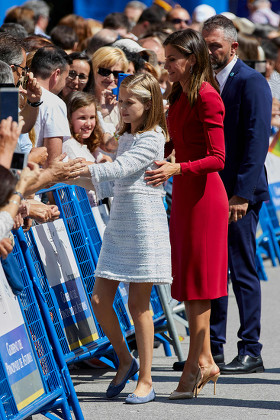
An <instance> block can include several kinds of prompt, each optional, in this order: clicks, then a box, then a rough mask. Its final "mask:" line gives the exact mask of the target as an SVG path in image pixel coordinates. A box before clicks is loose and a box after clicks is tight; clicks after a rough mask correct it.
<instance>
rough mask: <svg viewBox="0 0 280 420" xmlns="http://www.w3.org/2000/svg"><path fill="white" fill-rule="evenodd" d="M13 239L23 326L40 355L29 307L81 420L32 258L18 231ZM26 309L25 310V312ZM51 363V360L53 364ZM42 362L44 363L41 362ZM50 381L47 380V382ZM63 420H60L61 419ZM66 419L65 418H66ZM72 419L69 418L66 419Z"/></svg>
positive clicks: (70, 400)
mask: <svg viewBox="0 0 280 420" xmlns="http://www.w3.org/2000/svg"><path fill="white" fill-rule="evenodd" d="M14 238H15V247H14V249H13V253H14V255H15V257H16V259H17V262H18V265H19V267H20V271H21V276H22V279H23V282H24V284H25V285H26V291H27V293H26V295H24V298H21V301H22V305H23V308H24V312H25V314H26V325H28V327H29V328H30V331H31V337H32V339H33V341H35V342H36V343H37V347H36V345H35V348H36V350H37V353H40V351H41V350H42V347H41V343H42V342H43V341H41V338H40V340H39V339H38V336H37V335H36V334H34V330H33V328H34V322H33V319H32V318H29V317H30V314H29V312H30V311H29V306H30V304H31V305H32V311H34V313H36V314H37V316H38V319H39V322H38V325H40V326H41V329H42V337H45V340H47V337H48V339H49V341H50V344H51V346H50V356H49V357H50V358H54V359H55V362H56V364H57V366H58V372H59V378H58V379H59V380H60V381H61V383H62V385H63V389H64V393H65V395H66V397H67V402H68V404H69V406H70V407H72V409H73V412H74V414H75V418H76V419H79V420H83V419H84V417H83V414H82V411H81V408H80V405H79V401H78V398H77V395H76V392H75V389H74V385H73V383H72V379H71V377H70V374H69V371H68V367H67V365H66V362H65V359H64V355H63V352H62V349H61V346H60V343H59V340H58V337H57V334H56V331H55V328H54V325H53V320H52V315H51V313H50V311H49V308H48V305H47V302H46V299H45V297H44V294H43V291H42V288H41V285H40V282H39V279H38V277H37V273H36V270H35V268H34V265H33V263H32V258H31V254H30V251H29V249H28V246H27V243H26V240H25V236H24V233H23V230H22V229H19V230H17V231H16V232H14ZM25 305H26V309H25ZM54 359H53V360H54ZM45 360H46V359H44V361H45ZM44 373H46V374H48V378H49V369H47V370H45V372H44ZM50 379H51V378H50ZM49 386H52V381H51V382H50V384H49ZM63 418H64V417H63ZM66 418H68V417H66ZM70 418H72V417H70Z"/></svg>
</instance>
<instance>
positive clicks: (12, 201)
mask: <svg viewBox="0 0 280 420" xmlns="http://www.w3.org/2000/svg"><path fill="white" fill-rule="evenodd" d="M8 203H9V204H16V205H17V206H19V205H20V203H18V202H17V201H16V200H9V201H8Z"/></svg>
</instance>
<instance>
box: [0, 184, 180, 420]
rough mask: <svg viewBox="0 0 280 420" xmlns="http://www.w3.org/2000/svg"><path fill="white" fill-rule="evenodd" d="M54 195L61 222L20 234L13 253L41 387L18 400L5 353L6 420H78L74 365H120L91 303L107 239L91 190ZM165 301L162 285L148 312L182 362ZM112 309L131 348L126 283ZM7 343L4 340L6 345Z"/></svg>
mask: <svg viewBox="0 0 280 420" xmlns="http://www.w3.org/2000/svg"><path fill="white" fill-rule="evenodd" d="M52 193H53V196H54V199H55V202H56V204H57V205H58V207H59V210H60V213H61V218H60V219H58V220H56V221H55V222H52V223H45V224H43V225H38V226H34V227H32V228H31V229H30V230H29V231H28V232H26V233H24V232H23V230H22V229H19V230H18V231H15V232H14V238H15V246H14V249H13V254H14V257H15V258H16V261H17V264H18V266H19V268H20V273H21V278H22V281H23V283H24V291H23V292H22V293H21V295H20V297H19V299H18V300H17V299H16V302H17V304H18V307H19V309H18V312H19V313H21V314H22V315H21V317H22V320H23V321H22V325H23V328H25V331H26V335H27V336H28V337H29V338H28V340H29V341H28V340H27V341H28V343H29V346H30V348H31V350H30V351H29V352H28V353H30V355H33V356H30V357H31V358H32V359H33V361H34V366H35V367H34V371H35V372H37V371H38V372H37V376H36V378H37V382H38V384H39V385H38V386H37V388H38V389H37V388H36V389H35V390H34V392H33V394H31V396H28V397H26V398H24V403H22V402H21V401H20V402H18V401H17V392H15V391H14V385H13V383H11V382H10V378H9V372H8V371H7V362H6V361H5V360H4V359H3V354H5V352H4V353H3V352H2V351H1V352H0V353H1V358H0V416H1V419H2V418H3V419H6V418H12V419H14V418H15V419H17V418H25V417H27V416H29V415H30V414H35V413H42V414H45V415H46V416H47V417H48V418H57V417H56V416H60V417H62V418H65V419H71V418H72V417H71V410H72V411H73V412H74V415H75V418H76V419H79V420H80V419H83V414H82V411H81V408H80V405H79V402H78V399H77V395H76V393H75V389H74V386H73V383H72V380H71V377H70V374H69V370H68V365H69V364H71V363H73V362H77V361H81V360H84V359H86V358H92V357H98V358H99V359H100V360H102V361H105V362H106V363H107V364H108V365H110V366H113V367H117V365H118V361H117V358H116V356H115V354H114V352H113V349H112V346H111V344H110V342H109V340H108V338H107V337H106V336H105V334H104V332H103V331H102V328H101V327H100V325H99V324H98V322H97V320H96V318H95V316H94V313H93V310H92V306H91V303H90V299H91V294H92V290H93V286H94V270H95V266H96V263H97V260H98V256H99V252H100V249H101V244H102V239H101V236H100V233H99V231H98V228H97V225H96V223H95V219H94V216H93V212H92V209H91V207H90V204H89V201H88V198H87V195H86V192H85V190H84V189H82V188H80V187H75V186H65V185H58V186H56V188H54V189H53V190H52ZM1 268H2V267H1ZM10 294H11V295H12V293H11V292H10ZM167 295H168V293H167V292H166V290H165V289H164V286H156V287H153V290H152V294H151V300H150V310H151V312H152V315H153V321H154V325H155V335H156V337H157V338H158V339H159V340H160V341H161V342H162V343H163V345H164V350H165V353H166V355H167V356H170V355H171V350H170V344H172V345H173V346H174V350H175V353H176V354H177V356H178V358H179V360H183V359H184V356H183V354H182V352H181V349H180V342H179V338H178V333H177V330H176V327H175V325H174V319H173V314H172V311H171V310H170V308H169V302H168V300H169V298H168V296H167ZM12 296H13V299H15V298H14V295H12ZM1 297H2V293H1ZM2 301H3V302H4V301H5V300H3V298H2V300H0V302H2ZM5 305H6V306H7V302H6V303H5ZM114 308H115V311H116V313H117V316H118V318H119V321H120V325H121V329H122V332H123V335H124V337H125V339H126V340H127V345H128V347H129V343H130V341H132V340H134V339H135V334H134V333H135V331H134V325H133V321H132V318H131V315H130V313H129V309H128V287H127V285H126V284H124V283H120V285H119V288H118V290H117V293H116V298H115V301H114ZM174 316H175V315H174ZM0 331H1V330H0ZM2 336H4V337H5V334H2ZM2 342H4V341H3V340H2V341H1V339H0V345H1V343H2ZM26 345H27V344H26ZM23 360H25V359H23ZM35 368H36V369H35Z"/></svg>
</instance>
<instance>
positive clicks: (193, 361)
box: [176, 300, 214, 392]
mask: <svg viewBox="0 0 280 420" xmlns="http://www.w3.org/2000/svg"><path fill="white" fill-rule="evenodd" d="M185 306H186V313H187V317H188V321H189V330H190V346H189V354H188V358H187V360H186V363H185V366H184V370H183V372H182V376H181V378H180V382H179V384H178V387H177V390H176V391H178V392H184V391H185V392H191V391H192V390H193V386H194V382H195V378H196V376H197V372H198V368H199V365H201V366H204V364H205V363H206V362H207V363H208V361H211V363H212V361H213V358H212V354H211V349H210V313H211V302H210V300H191V301H188V302H185ZM213 363H214V361H213Z"/></svg>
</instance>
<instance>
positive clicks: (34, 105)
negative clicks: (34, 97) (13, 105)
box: [27, 99, 43, 108]
mask: <svg viewBox="0 0 280 420" xmlns="http://www.w3.org/2000/svg"><path fill="white" fill-rule="evenodd" d="M27 103H28V105H30V106H32V107H33V108H37V107H38V106H40V105H42V103H43V101H37V102H30V101H29V99H27Z"/></svg>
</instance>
